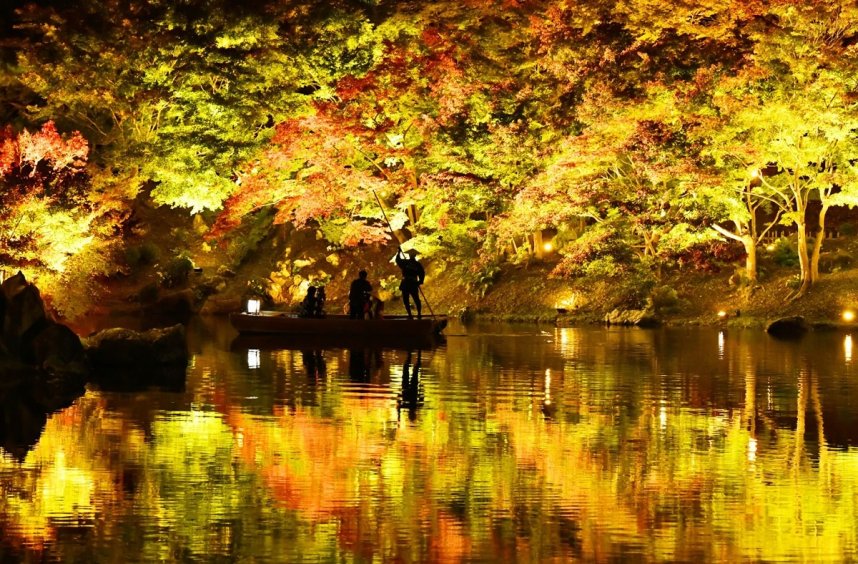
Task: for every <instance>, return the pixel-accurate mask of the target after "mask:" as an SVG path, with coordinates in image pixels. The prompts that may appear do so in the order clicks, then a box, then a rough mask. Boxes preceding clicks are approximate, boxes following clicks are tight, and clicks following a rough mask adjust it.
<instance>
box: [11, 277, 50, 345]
mask: <svg viewBox="0 0 858 564" xmlns="http://www.w3.org/2000/svg"><path fill="white" fill-rule="evenodd" d="M2 291H3V296H4V298H5V304H4V308H3V309H4V312H3V328H2V339H3V342H4V344H5V348H6V349H7V350H8V351H9V352H10V353H12V354H14V355H15V356H19V357H20V358H21V359H22V360H24V361H26V362H32V361H33V348H32V341H33V339H34V338H36V336H38V334H39V333H41V332H42V331H43V330H44V329H46V328H47V326H48V323H49V322H48V316H47V314H46V313H45V304H44V303H43V302H42V296H41V295H40V294H39V290H38V288H36V287H35V286H34V285H33V284H30V283H29V282H27V281H26V280H25V279H24V275H23V274H21V273H20V272H19V273H18V274H16V275H15V276H12V277H10V278H8V279H7V280H6V281H5V282H3V285H2Z"/></svg>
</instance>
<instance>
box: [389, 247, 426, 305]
mask: <svg viewBox="0 0 858 564" xmlns="http://www.w3.org/2000/svg"><path fill="white" fill-rule="evenodd" d="M416 257H417V251H415V250H414V249H411V250H409V251H408V254H407V255H406V254H405V253H403V252H402V248H401V247H400V249H399V250H398V251H397V252H396V266H398V267H399V270H401V271H402V282H400V283H399V289H400V290H402V303H403V305H405V311H406V312H408V318H409V319H413V317H414V316H413V315H411V302H410V300H414V307H415V308H417V319H420V317H421V312H422V310H423V304H421V303H420V286H421V284H423V279H424V278H425V277H426V271H425V270H423V265H422V264H420V263H419V262H417V258H416Z"/></svg>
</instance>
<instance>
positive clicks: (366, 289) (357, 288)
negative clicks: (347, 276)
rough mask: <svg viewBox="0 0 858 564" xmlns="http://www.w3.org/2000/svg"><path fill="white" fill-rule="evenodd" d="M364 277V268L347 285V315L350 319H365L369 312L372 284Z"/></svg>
mask: <svg viewBox="0 0 858 564" xmlns="http://www.w3.org/2000/svg"><path fill="white" fill-rule="evenodd" d="M366 278H367V272H366V270H361V271H360V272H359V273H358V277H357V278H355V279H354V281H352V284H351V286H350V287H349V317H350V318H352V319H366V316H367V313H368V312H369V300H370V296H371V295H372V285H371V284H370V283H369V280H367V279H366Z"/></svg>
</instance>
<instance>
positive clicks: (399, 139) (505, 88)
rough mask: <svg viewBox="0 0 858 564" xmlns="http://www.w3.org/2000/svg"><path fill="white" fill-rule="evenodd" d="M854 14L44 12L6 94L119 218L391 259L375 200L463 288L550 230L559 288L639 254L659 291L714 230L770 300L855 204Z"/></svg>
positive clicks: (660, 8) (11, 117)
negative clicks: (765, 274)
mask: <svg viewBox="0 0 858 564" xmlns="http://www.w3.org/2000/svg"><path fill="white" fill-rule="evenodd" d="M854 12H855V10H854V9H852V8H849V7H845V6H842V5H841V4H839V3H837V2H827V1H823V0H821V1H820V2H817V3H815V4H814V6H813V7H809V6H806V5H805V4H804V3H801V2H797V1H790V0H788V1H785V2H779V3H777V4H773V5H769V4H766V3H762V2H737V1H732V0H731V1H729V2H715V1H707V2H704V3H702V4H700V3H698V4H694V5H691V4H679V5H674V4H665V3H663V2H660V1H658V0H651V1H647V2H645V3H643V4H641V3H632V2H626V1H624V2H616V3H609V2H604V1H602V0H586V1H584V2H575V3H570V2H553V1H548V0H529V1H526V2H508V1H501V0H471V1H468V2H464V3H461V4H453V3H447V2H442V3H426V2H417V1H413V2H389V1H384V0H380V1H378V2H374V3H371V4H364V3H349V2H335V3H326V4H325V5H320V4H319V3H312V2H303V1H300V0H294V1H289V2H282V3H274V2H264V3H260V4H259V5H253V6H233V5H229V4H228V3H225V2H223V1H221V0H191V1H189V2H186V3H183V4H182V5H171V4H164V3H147V4H141V5H122V4H117V3H107V4H103V3H96V2H92V1H90V0H86V1H84V2H82V3H80V4H79V5H76V6H75V7H74V8H70V7H68V6H65V5H62V4H53V5H51V4H48V5H42V6H36V5H28V6H23V7H21V8H19V9H18V10H16V11H15V14H14V17H15V23H14V24H13V26H12V27H10V29H14V33H13V34H11V35H10V39H9V40H8V41H7V42H5V43H4V44H3V47H2V48H3V49H4V51H3V53H4V57H3V64H4V65H5V66H4V68H5V69H6V71H5V72H4V81H3V83H2V84H0V98H2V102H3V112H4V113H3V114H2V115H3V116H4V119H5V118H6V117H7V116H8V121H10V122H14V123H16V124H23V125H25V126H27V127H29V128H32V124H34V123H36V124H42V123H45V122H46V121H48V120H50V119H55V120H56V121H57V123H60V124H62V128H63V129H64V130H78V131H80V132H81V135H82V136H83V137H84V138H85V139H87V140H88V142H89V145H90V146H91V147H92V149H93V150H92V152H91V153H90V154H89V155H88V162H89V165H88V168H87V173H88V177H89V179H90V180H91V184H90V186H89V188H88V189H87V190H89V191H90V196H91V198H90V199H91V200H99V201H101V202H109V206H110V207H111V209H113V210H115V211H116V213H118V214H121V213H122V209H123V208H126V209H127V207H128V206H129V202H130V201H131V200H132V199H133V198H134V197H135V196H136V195H137V194H138V192H140V191H141V190H142V189H144V188H145V189H147V190H151V195H152V197H153V198H154V201H155V203H156V204H167V205H170V206H176V207H179V208H182V209H186V210H187V211H188V212H189V213H198V212H201V211H204V210H215V211H217V213H218V216H217V219H216V222H215V225H214V229H213V231H212V232H211V234H210V235H214V236H218V237H231V236H235V235H236V234H239V233H241V229H242V227H241V226H242V225H243V224H244V223H245V222H247V221H256V220H260V221H262V222H263V223H264V222H265V221H270V223H273V224H279V223H285V222H289V223H292V224H293V225H295V226H297V227H299V228H302V227H307V228H309V227H312V228H318V229H320V230H321V232H322V233H323V234H324V235H325V236H326V237H327V238H328V239H329V240H330V241H331V242H333V243H335V244H337V245H344V246H353V245H359V244H361V243H362V242H363V243H383V242H385V241H387V240H388V237H389V235H388V234H387V233H386V224H385V222H384V219H383V217H382V214H381V210H380V209H379V206H378V203H377V201H376V196H377V197H378V198H379V199H380V200H381V202H382V204H383V206H384V207H385V208H386V209H387V210H388V211H389V212H390V220H391V223H392V226H393V228H394V230H395V231H396V237H397V238H398V239H399V242H403V241H405V240H406V239H409V238H410V239H411V241H410V242H409V244H410V245H412V246H415V247H417V248H419V249H420V250H421V252H422V253H424V254H425V255H436V256H439V257H445V258H446V259H448V260H450V261H452V262H454V263H461V264H462V265H467V269H465V270H467V271H468V272H470V271H472V270H475V269H476V270H480V269H489V268H494V267H495V266H496V265H497V264H498V261H500V260H502V257H503V256H504V250H505V249H509V248H510V247H512V248H513V249H518V250H519V252H521V250H522V245H521V244H520V243H521V241H529V243H528V244H527V245H526V247H527V248H528V249H529V252H533V251H534V250H536V248H537V247H538V246H539V245H538V244H537V243H538V241H539V237H540V236H541V234H542V232H543V230H545V229H553V230H557V231H559V232H560V233H562V237H559V238H558V240H557V242H558V243H559V244H560V245H561V248H560V249H558V250H559V251H560V252H561V254H565V255H566V256H567V258H566V259H565V260H564V262H563V264H562V265H561V267H560V268H559V270H558V273H565V274H571V270H569V269H570V268H571V267H573V266H574V267H575V268H573V270H574V269H579V270H580V269H582V268H583V269H584V270H586V268H585V267H586V264H588V263H590V262H595V265H594V269H596V270H599V268H601V269H602V270H601V272H603V273H604V272H609V271H611V269H612V268H613V271H614V272H618V271H619V270H618V269H621V267H620V266H619V265H620V263H624V261H626V258H627V257H629V256H631V257H634V258H633V260H634V262H635V264H636V265H637V266H638V267H641V268H643V269H644V270H651V271H652V272H653V273H654V274H655V275H656V276H657V275H658V273H659V271H660V270H661V267H662V265H664V264H666V263H668V262H669V261H671V260H672V259H673V258H675V257H677V256H681V255H682V253H684V252H686V251H688V249H691V248H699V246H700V245H701V244H703V243H704V242H705V241H708V240H710V239H711V238H712V237H713V236H715V235H716V234H717V235H718V236H720V237H724V238H727V239H731V240H735V241H738V242H739V243H741V245H742V247H743V249H744V250H745V255H746V259H745V272H746V275H747V278H748V279H749V280H750V281H754V280H755V279H756V249H757V246H758V244H759V243H760V241H761V239H762V237H763V236H765V235H766V233H767V230H770V229H771V228H772V226H773V225H775V224H776V223H777V222H780V223H791V224H793V225H794V226H795V229H796V231H797V232H798V248H799V257H800V259H801V261H800V262H801V278H802V281H803V285H802V287H801V289H800V292H804V291H806V289H807V288H808V287H810V285H811V284H813V283H814V282H815V281H816V280H817V279H818V277H819V272H818V270H819V266H818V264H819V256H820V254H821V249H822V244H823V240H824V237H825V219H826V213H827V211H828V210H829V209H831V208H832V207H834V206H843V205H854V203H855V202H856V201H858V200H856V196H855V195H854V190H855V188H854V186H855V185H856V183H855V181H854V178H853V176H854V166H853V163H854V160H855V157H854V154H855V149H856V147H855V136H854V133H853V132H854V131H855V130H856V127H855V126H856V124H855V123H854V119H853V116H854V115H855V109H856V108H855V107H854V100H853V98H854V96H853V95H852V90H853V87H852V85H853V84H854V81H855V77H856V68H855V65H854V63H853V62H852V61H853V60H854V57H853V56H852V55H853V52H854V49H855V46H854V41H853V40H852V38H853V37H854V36H855V35H856V32H855V28H856V24H855V22H856V20H858V18H856V15H855V13H854ZM7 33H9V32H8V30H7ZM10 49H11V50H10ZM9 53H13V54H14V55H15V57H16V59H15V62H14V63H12V62H11V60H12V59H11V58H10V57H9V56H8V55H9ZM15 98H17V99H18V101H17V102H16V101H15V100H14V99H15ZM23 102H26V103H23ZM18 127H19V129H20V127H21V125H18ZM753 171H765V173H764V174H762V175H761V176H759V177H758V178H756V179H754V180H749V173H750V172H753ZM812 199H818V200H819V201H820V203H821V211H820V212H819V216H818V217H817V218H815V221H813V222H812V223H813V224H815V225H817V226H819V227H818V231H817V232H816V233H815V234H814V236H813V245H812V246H808V242H807V241H808V238H807V237H806V235H809V234H807V233H806V231H807V225H808V223H807V222H808V218H807V214H808V206H807V204H808V202H809V201H811V200H812ZM266 214H267V215H266ZM267 218H270V219H267ZM759 221H765V222H766V223H765V224H760V225H758V222H759ZM257 224H258V222H257ZM578 236H582V237H583V239H581V240H580V241H576V237H578ZM605 237H607V239H606V238H605ZM606 241H611V243H610V245H609V246H608V247H609V248H608V247H605V246H604V245H603V243H605V242H606ZM564 247H565V248H564ZM588 249H589V250H588ZM598 249H601V250H598ZM582 253H583V254H582ZM581 256H587V257H589V258H588V259H587V260H586V261H583V262H582V261H580V260H578V259H574V258H571V257H581ZM609 256H613V257H614V259H615V264H614V267H609V268H607V270H606V269H605V268H603V267H606V265H607V263H606V262H604V261H608V262H610V261H609V259H608V258H607V257H609ZM519 258H520V257H519ZM513 260H517V258H513ZM599 261H603V262H602V263H599ZM600 264H601V266H600ZM624 264H626V265H627V266H628V264H627V261H626V263H624ZM607 266H609V265H607ZM473 275H474V276H477V277H479V276H481V275H480V273H479V272H473Z"/></svg>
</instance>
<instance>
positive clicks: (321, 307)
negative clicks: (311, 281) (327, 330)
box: [313, 286, 327, 317]
mask: <svg viewBox="0 0 858 564" xmlns="http://www.w3.org/2000/svg"><path fill="white" fill-rule="evenodd" d="M325 300H327V296H325V287H324V286H320V287H319V291H317V292H316V309H315V310H314V311H313V317H325Z"/></svg>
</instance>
